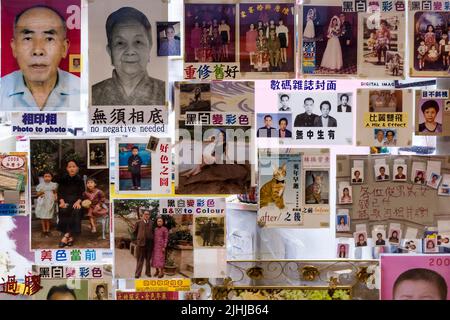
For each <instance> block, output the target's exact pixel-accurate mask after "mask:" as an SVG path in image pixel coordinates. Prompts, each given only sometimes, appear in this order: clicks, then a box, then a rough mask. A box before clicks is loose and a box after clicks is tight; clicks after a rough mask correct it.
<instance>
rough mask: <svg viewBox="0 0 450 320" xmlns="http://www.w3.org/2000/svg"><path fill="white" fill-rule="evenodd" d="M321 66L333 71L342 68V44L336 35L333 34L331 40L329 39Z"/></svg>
mask: <svg viewBox="0 0 450 320" xmlns="http://www.w3.org/2000/svg"><path fill="white" fill-rule="evenodd" d="M320 66H321V67H322V68H327V69H331V70H340V69H341V68H342V66H343V61H342V49H341V43H340V42H339V37H337V36H336V35H333V34H332V35H331V38H330V39H328V42H327V47H326V48H325V52H324V54H323V57H322V62H321V63H320Z"/></svg>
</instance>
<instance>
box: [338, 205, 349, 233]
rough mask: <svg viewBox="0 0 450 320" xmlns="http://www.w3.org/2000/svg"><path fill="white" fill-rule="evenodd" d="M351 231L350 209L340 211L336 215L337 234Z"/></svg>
mask: <svg viewBox="0 0 450 320" xmlns="http://www.w3.org/2000/svg"><path fill="white" fill-rule="evenodd" d="M348 231H350V214H349V210H348V209H338V212H337V214H336V232H348Z"/></svg>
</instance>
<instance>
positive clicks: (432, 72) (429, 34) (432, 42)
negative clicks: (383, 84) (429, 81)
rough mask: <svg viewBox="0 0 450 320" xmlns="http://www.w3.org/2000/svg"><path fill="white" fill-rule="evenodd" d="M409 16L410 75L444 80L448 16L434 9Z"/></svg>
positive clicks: (449, 42)
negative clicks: (442, 78)
mask: <svg viewBox="0 0 450 320" xmlns="http://www.w3.org/2000/svg"><path fill="white" fill-rule="evenodd" d="M410 13H411V15H410V38H409V39H410V44H411V45H412V46H413V47H412V48H413V50H410V52H411V53H410V64H411V69H410V73H411V75H412V76H430V77H448V76H449V66H450V60H449V59H450V40H449V38H450V29H449V24H450V13H448V12H444V11H435V10H433V11H415V12H410Z"/></svg>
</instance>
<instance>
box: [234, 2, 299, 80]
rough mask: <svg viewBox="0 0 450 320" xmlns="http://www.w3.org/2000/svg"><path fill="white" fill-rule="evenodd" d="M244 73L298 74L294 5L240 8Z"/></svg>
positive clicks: (250, 5) (286, 3) (247, 5)
mask: <svg viewBox="0 0 450 320" xmlns="http://www.w3.org/2000/svg"><path fill="white" fill-rule="evenodd" d="M239 13H240V14H239V33H240V65H241V72H272V74H273V73H274V72H285V73H289V75H290V77H293V75H294V72H295V61H296V58H295V55H294V52H295V50H294V49H295V37H294V35H295V29H294V18H295V15H294V3H293V1H292V2H287V1H286V2H276V1H274V2H271V3H266V2H264V3H241V4H240V5H239Z"/></svg>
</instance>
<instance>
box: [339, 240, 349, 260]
mask: <svg viewBox="0 0 450 320" xmlns="http://www.w3.org/2000/svg"><path fill="white" fill-rule="evenodd" d="M349 250H350V246H349V245H348V244H344V243H338V245H337V253H336V257H338V258H348V251H349Z"/></svg>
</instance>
